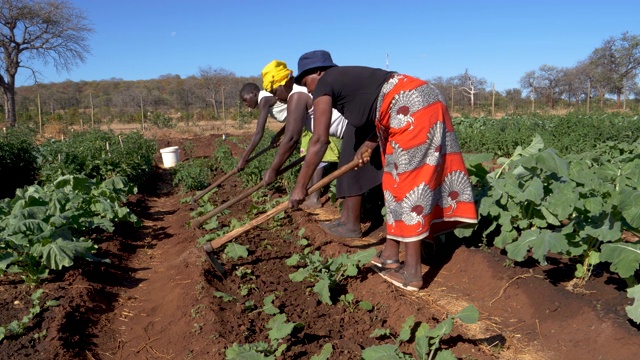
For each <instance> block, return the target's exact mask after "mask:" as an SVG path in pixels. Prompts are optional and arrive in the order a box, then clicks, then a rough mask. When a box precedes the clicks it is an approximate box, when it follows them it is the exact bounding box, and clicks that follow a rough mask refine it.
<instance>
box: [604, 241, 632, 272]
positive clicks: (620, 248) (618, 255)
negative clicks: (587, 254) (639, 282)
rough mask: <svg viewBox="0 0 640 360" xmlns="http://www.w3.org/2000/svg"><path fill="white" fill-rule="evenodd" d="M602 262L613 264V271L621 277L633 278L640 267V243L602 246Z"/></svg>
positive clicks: (618, 243)
mask: <svg viewBox="0 0 640 360" xmlns="http://www.w3.org/2000/svg"><path fill="white" fill-rule="evenodd" d="M600 260H602V261H608V262H610V263H611V270H612V271H615V272H617V273H618V274H619V275H620V276H621V277H623V278H627V277H630V276H633V274H634V273H635V271H636V270H637V269H638V267H640V243H635V244H630V243H626V242H616V243H608V244H604V245H602V253H601V254H600Z"/></svg>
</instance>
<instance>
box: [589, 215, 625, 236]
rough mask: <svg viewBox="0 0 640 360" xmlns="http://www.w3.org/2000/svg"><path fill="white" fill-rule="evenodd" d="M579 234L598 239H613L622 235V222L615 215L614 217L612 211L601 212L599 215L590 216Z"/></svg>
mask: <svg viewBox="0 0 640 360" xmlns="http://www.w3.org/2000/svg"><path fill="white" fill-rule="evenodd" d="M618 214H619V213H618ZM580 234H581V236H592V237H594V238H596V239H598V240H600V241H615V240H617V239H619V238H620V236H621V235H622V223H621V222H620V219H619V218H618V217H617V216H615V217H614V213H612V212H607V213H605V212H602V213H600V215H599V216H592V217H591V222H590V223H589V224H587V226H586V227H585V228H584V230H583V231H582V232H581V233H580Z"/></svg>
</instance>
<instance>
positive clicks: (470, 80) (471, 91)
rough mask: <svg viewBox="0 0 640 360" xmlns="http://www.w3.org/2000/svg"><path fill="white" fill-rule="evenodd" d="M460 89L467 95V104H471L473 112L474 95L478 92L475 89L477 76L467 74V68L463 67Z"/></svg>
mask: <svg viewBox="0 0 640 360" xmlns="http://www.w3.org/2000/svg"><path fill="white" fill-rule="evenodd" d="M461 83H462V84H461V85H460V90H461V91H462V93H463V94H465V95H466V96H467V97H469V104H470V105H471V113H472V114H473V110H474V108H475V101H474V99H475V95H476V93H477V92H478V90H477V78H476V77H475V76H472V75H469V69H465V71H464V74H463V75H462V78H461Z"/></svg>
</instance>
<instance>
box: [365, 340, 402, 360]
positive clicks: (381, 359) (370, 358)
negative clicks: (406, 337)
mask: <svg viewBox="0 0 640 360" xmlns="http://www.w3.org/2000/svg"><path fill="white" fill-rule="evenodd" d="M362 359H363V360H402V357H400V354H399V350H398V346H396V345H392V344H384V345H374V346H371V347H368V348H366V349H364V350H363V351H362Z"/></svg>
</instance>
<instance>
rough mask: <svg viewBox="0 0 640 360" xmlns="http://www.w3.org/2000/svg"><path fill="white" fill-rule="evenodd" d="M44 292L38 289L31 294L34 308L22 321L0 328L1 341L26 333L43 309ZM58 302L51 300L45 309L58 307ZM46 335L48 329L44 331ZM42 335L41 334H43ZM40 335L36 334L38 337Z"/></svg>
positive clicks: (45, 305) (15, 321)
mask: <svg viewBox="0 0 640 360" xmlns="http://www.w3.org/2000/svg"><path fill="white" fill-rule="evenodd" d="M43 291H44V290H42V289H38V290H36V291H35V292H34V293H33V294H31V301H32V302H33V306H32V307H31V309H29V314H27V315H25V316H23V317H22V319H21V320H14V321H12V322H11V323H9V324H8V325H5V326H0V341H2V340H3V339H4V338H5V337H7V336H21V335H22V334H23V333H24V329H25V328H26V327H27V325H29V323H30V322H31V320H32V319H33V318H34V317H35V316H36V315H38V314H39V313H40V312H41V311H42V310H43V308H42V307H40V296H42V292H43ZM57 305H58V301H56V300H49V301H47V302H46V303H45V304H44V308H48V307H52V306H57ZM43 333H44V334H46V329H45V330H44V331H43ZM43 333H41V334H43ZM37 335H38V334H36V336H37Z"/></svg>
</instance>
